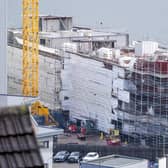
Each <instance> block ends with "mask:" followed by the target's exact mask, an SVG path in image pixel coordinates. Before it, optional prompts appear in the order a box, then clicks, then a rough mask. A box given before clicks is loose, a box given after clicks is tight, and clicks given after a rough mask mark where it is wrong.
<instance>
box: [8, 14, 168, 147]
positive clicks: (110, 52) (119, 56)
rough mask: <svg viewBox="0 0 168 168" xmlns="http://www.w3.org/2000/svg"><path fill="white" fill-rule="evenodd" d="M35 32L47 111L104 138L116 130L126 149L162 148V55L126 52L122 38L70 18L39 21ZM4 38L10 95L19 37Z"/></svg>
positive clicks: (146, 46)
mask: <svg viewBox="0 0 168 168" xmlns="http://www.w3.org/2000/svg"><path fill="white" fill-rule="evenodd" d="M40 30H41V32H40V81H39V82H40V99H41V100H42V101H43V102H44V103H45V104H46V105H47V106H48V107H50V108H51V109H54V110H60V111H61V112H65V113H69V118H70V119H71V120H75V121H76V122H78V123H82V121H83V120H88V119H90V120H93V121H95V123H96V125H97V128H98V129H99V130H100V131H103V132H105V133H109V131H110V130H111V129H118V130H120V134H121V135H122V138H123V140H124V141H127V142H128V143H129V142H130V143H136V144H137V143H138V144H141V145H145V146H155V147H157V149H159V148H162V147H163V146H164V145H166V142H167V135H168V134H167V130H168V129H167V112H168V107H167V104H168V99H167V94H166V92H167V90H168V88H167V87H168V84H167V82H168V75H167V74H168V52H167V50H166V49H161V48H160V47H159V45H158V43H157V42H152V41H144V42H136V43H135V44H134V45H132V46H130V45H129V35H128V34H127V33H116V32H103V31H98V30H93V29H90V28H87V27H79V26H75V27H74V26H73V22H72V18H71V17H55V16H41V17H40ZM8 37H9V38H8V55H9V58H10V60H13V61H11V62H9V66H10V67H11V68H8V69H10V70H9V72H8V80H9V81H10V82H9V85H8V89H9V91H10V92H12V93H13V92H14V91H15V90H18V89H19V88H20V87H21V81H20V80H21V69H18V68H17V67H20V65H19V66H15V64H13V63H14V61H15V60H16V59H18V60H17V63H16V64H18V62H19V60H20V64H21V47H22V41H21V31H20V30H10V31H9V33H8ZM16 57H17V58H16ZM12 58H13V59H12ZM12 64H13V66H12ZM14 69H15V71H14ZM12 76H15V77H12ZM14 87H15V88H14Z"/></svg>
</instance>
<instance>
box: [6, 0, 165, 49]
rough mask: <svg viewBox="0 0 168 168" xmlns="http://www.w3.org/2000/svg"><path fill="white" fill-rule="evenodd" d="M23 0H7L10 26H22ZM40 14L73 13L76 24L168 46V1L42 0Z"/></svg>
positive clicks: (58, 14)
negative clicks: (118, 32)
mask: <svg viewBox="0 0 168 168" xmlns="http://www.w3.org/2000/svg"><path fill="white" fill-rule="evenodd" d="M21 3H22V0H8V18H9V19H8V25H9V27H20V26H21V14H22V11H21ZM40 14H47V15H48V14H51V15H57V16H60V15H61V16H62V15H64V16H73V17H74V25H82V26H91V27H94V28H100V27H101V28H110V29H111V31H122V32H123V31H125V32H128V33H130V36H131V39H135V40H138V39H140V40H157V41H159V42H161V43H163V44H166V45H167V46H168V0H40ZM100 22H102V23H103V25H102V26H101V25H100Z"/></svg>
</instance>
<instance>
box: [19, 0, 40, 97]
mask: <svg viewBox="0 0 168 168" xmlns="http://www.w3.org/2000/svg"><path fill="white" fill-rule="evenodd" d="M22 33H23V60H22V68H23V69H22V73H23V74H22V93H23V95H24V96H33V97H36V96H38V92H39V90H38V87H39V86H38V81H39V79H38V78H39V74H38V69H39V48H38V45H39V0H23V32H22Z"/></svg>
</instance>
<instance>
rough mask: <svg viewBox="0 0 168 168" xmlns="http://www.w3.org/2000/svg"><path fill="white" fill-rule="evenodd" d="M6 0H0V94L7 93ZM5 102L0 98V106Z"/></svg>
mask: <svg viewBox="0 0 168 168" xmlns="http://www.w3.org/2000/svg"><path fill="white" fill-rule="evenodd" d="M6 21H7V0H0V94H6V93H7V63H6V60H7V59H6V47H7V36H6V35H7V23H6ZM5 102H6V100H5V98H4V97H3V98H1V97H0V106H1V105H4V104H5Z"/></svg>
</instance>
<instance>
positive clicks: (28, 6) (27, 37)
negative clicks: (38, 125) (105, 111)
mask: <svg viewBox="0 0 168 168" xmlns="http://www.w3.org/2000/svg"><path fill="white" fill-rule="evenodd" d="M22 1H23V32H22V34H23V62H22V73H23V74H22V93H23V95H24V96H33V97H37V96H38V93H39V86H38V85H39V84H38V82H39V0H22ZM31 113H32V114H33V115H39V116H44V117H45V124H48V123H50V124H56V125H58V123H57V122H56V121H55V120H54V118H53V117H52V116H51V115H50V113H49V110H48V108H47V107H45V106H44V105H42V104H41V103H40V102H39V101H36V102H34V103H33V104H32V106H31ZM49 120H50V122H49Z"/></svg>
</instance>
